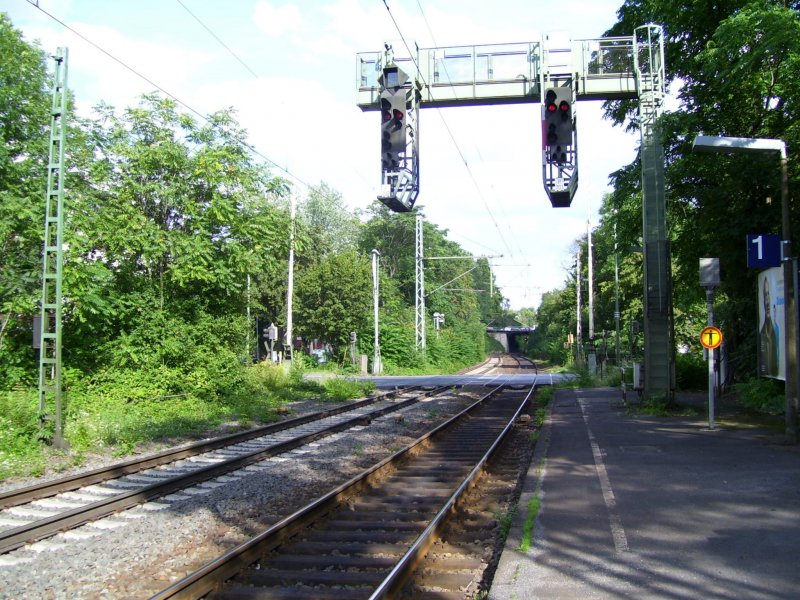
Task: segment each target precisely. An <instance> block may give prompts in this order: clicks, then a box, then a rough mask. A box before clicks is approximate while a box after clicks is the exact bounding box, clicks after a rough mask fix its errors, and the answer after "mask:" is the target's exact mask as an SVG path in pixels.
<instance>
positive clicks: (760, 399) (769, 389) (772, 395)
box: [734, 378, 786, 415]
mask: <svg viewBox="0 0 800 600" xmlns="http://www.w3.org/2000/svg"><path fill="white" fill-rule="evenodd" d="M734 390H735V392H736V397H737V401H738V403H739V404H740V405H742V406H744V407H746V408H749V409H751V410H755V411H758V412H764V413H768V414H771V415H777V414H780V413H781V412H783V410H784V406H785V401H786V400H785V396H784V392H783V383H781V382H780V381H776V380H774V379H765V378H753V379H750V380H748V381H745V382H744V383H739V384H736V385H735V386H734Z"/></svg>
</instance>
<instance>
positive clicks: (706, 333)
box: [700, 327, 722, 350]
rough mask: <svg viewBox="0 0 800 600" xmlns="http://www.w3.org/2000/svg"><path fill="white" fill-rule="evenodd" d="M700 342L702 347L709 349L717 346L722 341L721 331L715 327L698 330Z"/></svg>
mask: <svg viewBox="0 0 800 600" xmlns="http://www.w3.org/2000/svg"><path fill="white" fill-rule="evenodd" d="M700 343H701V344H703V348H708V349H709V350H713V349H714V348H719V346H720V344H721V343H722V332H721V331H720V330H719V329H717V328H716V327H705V328H704V329H703V331H701V332H700Z"/></svg>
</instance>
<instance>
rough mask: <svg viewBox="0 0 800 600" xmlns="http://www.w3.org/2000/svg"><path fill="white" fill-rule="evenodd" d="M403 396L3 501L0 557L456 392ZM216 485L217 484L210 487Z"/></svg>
mask: <svg viewBox="0 0 800 600" xmlns="http://www.w3.org/2000/svg"><path fill="white" fill-rule="evenodd" d="M452 387H453V386H447V387H442V388H431V389H427V390H422V389H405V390H397V391H394V392H389V393H384V394H380V395H377V396H374V397H371V398H367V399H365V400H362V401H359V402H355V403H351V404H348V405H347V406H341V407H337V408H334V409H331V410H326V411H322V412H317V413H313V414H310V415H306V416H303V417H298V418H295V419H289V420H287V421H283V422H281V423H276V424H273V425H268V426H265V427H259V428H256V429H252V430H248V431H245V432H240V433H236V434H231V435H227V436H223V437H220V438H215V439H212V440H206V441H202V442H198V443H195V444H191V445H188V446H184V447H181V448H176V449H171V450H167V451H164V452H161V453H158V454H154V455H149V456H145V457H142V458H138V459H134V460H130V461H126V462H123V463H118V464H115V465H111V466H109V467H105V468H102V469H95V470H92V471H88V472H85V473H82V474H79V475H75V476H73V477H68V478H64V479H59V480H55V481H51V482H46V483H42V484H39V485H35V486H30V487H26V488H22V489H18V490H12V491H9V492H5V493H3V494H0V508H2V510H1V511H0V553H7V552H10V551H12V550H14V549H17V548H19V547H21V546H24V545H26V544H29V543H31V542H34V541H37V540H41V539H44V538H47V537H50V536H52V535H55V534H57V533H59V532H63V531H66V530H68V529H71V528H74V527H78V526H80V525H83V524H85V523H88V522H91V521H94V520H97V519H100V518H102V517H106V516H109V515H112V514H115V513H117V512H120V511H123V510H126V509H128V508H131V507H134V506H137V505H141V504H143V503H145V502H149V501H152V500H154V499H157V498H161V497H164V496H168V495H169V494H174V493H176V492H179V491H181V490H185V489H187V488H190V487H192V486H195V485H198V484H200V485H202V484H203V482H208V481H209V480H212V479H214V478H219V477H220V476H224V475H226V474H228V473H231V472H233V471H237V470H239V469H243V468H246V467H248V466H249V465H253V464H255V463H258V462H259V461H262V460H265V459H266V458H269V457H270V456H275V455H277V454H281V453H284V452H288V451H290V450H292V449H295V448H298V447H300V446H303V445H306V444H310V443H312V442H314V441H315V440H318V439H320V438H321V437H325V436H328V435H332V434H334V433H336V432H339V431H344V430H347V429H350V428H352V427H355V426H358V425H366V424H368V423H369V422H370V421H371V420H372V419H375V418H377V417H380V416H381V415H384V414H388V413H390V412H395V411H401V410H403V409H404V408H407V407H409V406H412V405H414V404H416V403H417V402H419V401H421V400H422V399H423V398H426V397H428V396H432V395H435V394H438V393H442V392H444V391H445V390H449V389H452ZM212 485H213V484H212Z"/></svg>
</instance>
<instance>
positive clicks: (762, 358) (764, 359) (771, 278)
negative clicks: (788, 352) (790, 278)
mask: <svg viewBox="0 0 800 600" xmlns="http://www.w3.org/2000/svg"><path fill="white" fill-rule="evenodd" d="M783 303H784V294H783V269H782V268H781V267H773V268H771V269H767V270H765V271H761V272H760V273H759V274H758V374H759V375H761V376H762V377H773V378H775V379H782V380H785V379H786V367H785V365H786V356H785V345H784V337H783V336H784V335H786V333H785V330H786V328H785V327H784V322H783Z"/></svg>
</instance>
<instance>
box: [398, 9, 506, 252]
mask: <svg viewBox="0 0 800 600" xmlns="http://www.w3.org/2000/svg"><path fill="white" fill-rule="evenodd" d="M383 5H384V6H385V7H386V11H387V12H388V13H389V18H390V19H391V20H392V23H393V24H394V27H395V29H396V30H397V33H398V35H399V36H400V39H401V40H402V42H403V45H404V46H405V48H406V51H407V52H408V55H409V56H410V57H411V61H412V62H413V63H414V67H415V68H416V69H417V73H420V68H419V65H418V64H417V59H416V57H415V56H414V53H413V52H411V47H410V46H409V45H408V42H407V41H406V38H405V36H404V35H403V32H402V30H401V29H400V25H399V24H398V23H397V20H396V19H395V18H394V15H393V14H392V9H391V8H389V4H388V0H383ZM420 78H421V79H422V83H423V84H424V85H425V87H429V84H428V82H427V81H425V78H424V77H422V75H421V74H420ZM436 112H437V113H438V114H439V118H440V119H441V120H442V123H443V124H444V127H445V129H446V130H447V134H448V135H449V136H450V140H451V141H452V142H453V145H454V146H455V147H456V151H457V152H458V155H459V157H460V158H461V162H463V163H464V167H466V169H467V174H468V175H469V178H470V181H472V185H473V186H474V187H475V190H476V191H477V192H478V196H479V197H480V199H481V201H482V202H483V205H484V206H485V207H486V212H487V213H489V217H490V218H491V219H492V223H493V224H494V227H495V229H497V233H498V234H499V235H500V239H501V240H502V242H503V245H504V246H505V247H506V250H508V253H509V255H511V256H513V255H514V252H513V251H512V250H511V247H510V246H509V245H508V241H507V240H506V238H505V236H504V235H503V232H502V231H501V230H500V226H499V225H498V224H497V219H495V217H494V214H493V213H492V210H491V209H490V208H489V203H488V202H487V201H486V197H485V196H484V195H483V191H482V190H481V188H480V186H479V185H478V181H477V180H476V179H475V175H474V174H473V172H472V169H471V168H470V166H469V163H468V162H467V159H466V157H465V156H464V152H463V151H462V150H461V147H460V146H459V144H458V142H457V141H456V138H455V136H454V135H453V132H452V130H451V129H450V126H449V125H448V123H447V120H446V119H445V118H444V115H443V114H442V112H441V110H440V109H438V108H437V109H436Z"/></svg>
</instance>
